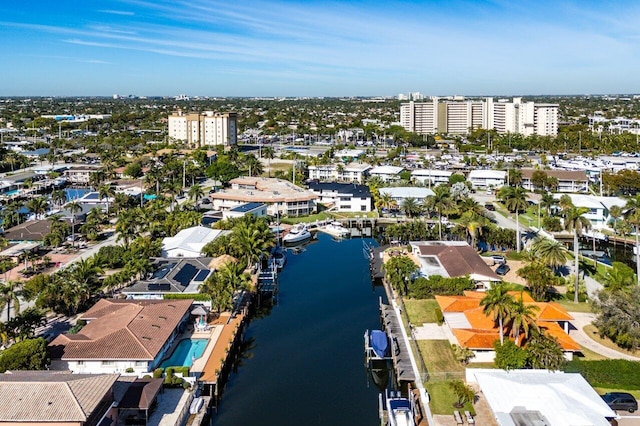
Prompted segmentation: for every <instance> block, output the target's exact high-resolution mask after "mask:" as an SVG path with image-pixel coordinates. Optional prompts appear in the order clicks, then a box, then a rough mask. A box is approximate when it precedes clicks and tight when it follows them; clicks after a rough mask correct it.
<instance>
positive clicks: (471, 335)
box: [435, 291, 581, 362]
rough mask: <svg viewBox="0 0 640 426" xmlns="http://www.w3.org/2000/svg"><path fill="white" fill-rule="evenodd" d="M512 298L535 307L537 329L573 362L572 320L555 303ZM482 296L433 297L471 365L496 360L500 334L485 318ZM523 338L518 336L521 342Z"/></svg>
mask: <svg viewBox="0 0 640 426" xmlns="http://www.w3.org/2000/svg"><path fill="white" fill-rule="evenodd" d="M510 293H511V294H512V295H513V296H514V298H516V299H519V298H522V301H523V302H524V303H525V304H526V305H534V306H537V307H538V309H537V310H536V312H535V323H536V325H537V326H538V327H539V328H540V329H542V330H544V331H546V332H547V333H548V334H549V335H551V336H553V337H555V338H556V339H557V340H558V343H559V344H560V346H561V347H562V350H563V351H564V354H565V357H566V358H567V359H572V358H573V353H574V352H576V351H579V350H580V349H581V348H580V345H578V344H577V343H576V342H575V341H574V340H573V339H572V338H571V337H570V336H569V334H568V333H569V322H570V321H571V320H572V319H573V317H572V316H571V315H569V314H568V313H567V312H566V311H565V310H564V308H562V306H560V305H558V304H557V303H554V302H536V301H534V300H533V299H532V298H531V296H530V295H529V294H527V293H525V292H517V291H514V292H510ZM484 296H485V293H483V292H477V291H466V292H465V294H464V296H436V297H435V298H436V301H437V302H438V306H439V307H440V309H441V310H442V314H443V316H444V320H445V323H446V325H447V326H448V327H449V328H450V329H451V332H452V334H453V336H454V337H455V339H456V340H457V344H458V345H460V346H461V347H463V348H468V349H471V350H473V352H474V354H475V357H474V358H473V361H474V362H491V361H493V359H494V357H495V351H494V350H493V344H494V342H495V341H496V340H499V339H500V330H499V328H498V325H497V324H496V322H495V321H494V320H493V318H492V317H491V316H488V315H485V313H484V312H483V307H482V306H481V305H480V301H481V300H482V298H483V297H484ZM503 332H504V336H505V338H510V337H509V336H507V335H508V333H509V329H508V328H507V324H505V325H504V330H503ZM523 338H524V336H523V335H521V338H520V340H521V341H522V340H523Z"/></svg>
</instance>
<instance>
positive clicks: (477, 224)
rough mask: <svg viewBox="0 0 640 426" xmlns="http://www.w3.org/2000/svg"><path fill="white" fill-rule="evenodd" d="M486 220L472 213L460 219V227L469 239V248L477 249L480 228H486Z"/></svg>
mask: <svg viewBox="0 0 640 426" xmlns="http://www.w3.org/2000/svg"><path fill="white" fill-rule="evenodd" d="M487 223H488V220H487V218H486V217H484V216H480V215H479V214H477V213H474V212H473V211H469V212H466V213H464V214H463V215H462V217H461V218H460V225H461V226H463V227H464V228H465V229H466V230H467V233H468V235H469V237H471V247H473V248H474V249H477V248H478V237H479V236H480V235H482V227H483V226H486V225H487Z"/></svg>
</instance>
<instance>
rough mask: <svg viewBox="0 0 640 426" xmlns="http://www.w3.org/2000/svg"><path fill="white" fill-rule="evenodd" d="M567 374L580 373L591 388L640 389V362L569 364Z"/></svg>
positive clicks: (585, 362) (584, 362) (611, 361)
mask: <svg viewBox="0 0 640 426" xmlns="http://www.w3.org/2000/svg"><path fill="white" fill-rule="evenodd" d="M564 371H565V372H567V373H580V374H582V376H583V377H584V378H585V379H586V380H587V382H589V384H590V385H591V386H594V387H599V388H607V389H625V390H636V389H640V362H639V361H627V360H624V359H607V360H599V361H581V360H579V359H574V360H573V361H571V362H568V363H567V365H566V367H565V369H564Z"/></svg>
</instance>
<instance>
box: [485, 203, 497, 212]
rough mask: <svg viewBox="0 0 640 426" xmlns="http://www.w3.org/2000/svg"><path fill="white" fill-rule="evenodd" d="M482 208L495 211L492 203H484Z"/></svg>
mask: <svg viewBox="0 0 640 426" xmlns="http://www.w3.org/2000/svg"><path fill="white" fill-rule="evenodd" d="M484 208H485V209H487V210H489V211H492V212H495V211H496V207H495V206H494V205H493V203H486V204H485V205H484Z"/></svg>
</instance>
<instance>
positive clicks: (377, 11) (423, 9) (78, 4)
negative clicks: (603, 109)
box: [0, 0, 640, 96]
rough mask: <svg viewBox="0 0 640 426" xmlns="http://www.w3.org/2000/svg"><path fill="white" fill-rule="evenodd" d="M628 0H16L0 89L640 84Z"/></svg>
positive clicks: (587, 88) (1, 28) (4, 37)
mask: <svg viewBox="0 0 640 426" xmlns="http://www.w3.org/2000/svg"><path fill="white" fill-rule="evenodd" d="M638 22H640V2H638V1H637V0H635V1H627V0H624V1H615V2H613V1H607V2H605V1H598V2H595V1H588V0H582V1H580V0H575V1H563V0H557V1H553V0H552V1H548V0H539V1H524V0H513V1H508V0H494V1H457V0H453V1H446V0H442V1H377V0H375V1H364V0H358V1H315V0H308V1H293V0H285V1H256V0H242V1H216V0H188V1H182V0H170V1H163V0H100V1H87V0H84V1H77V0H57V1H55V0H54V1H51V0H29V1H16V2H9V1H6V2H4V1H3V2H2V5H0V45H1V46H2V65H1V66H0V95H2V96H19V95H25V96H35V95H42V96H64V95H111V94H114V93H118V94H121V95H127V94H136V95H147V96H153V95H177V94H181V93H185V94H188V95H192V96H193V95H202V96H374V95H395V94H398V93H407V92H410V91H420V92H422V93H425V94H427V95H453V94H459V95H537V94H587V93H589V94H596V93H639V92H640V85H639V82H640V26H639V25H638Z"/></svg>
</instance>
